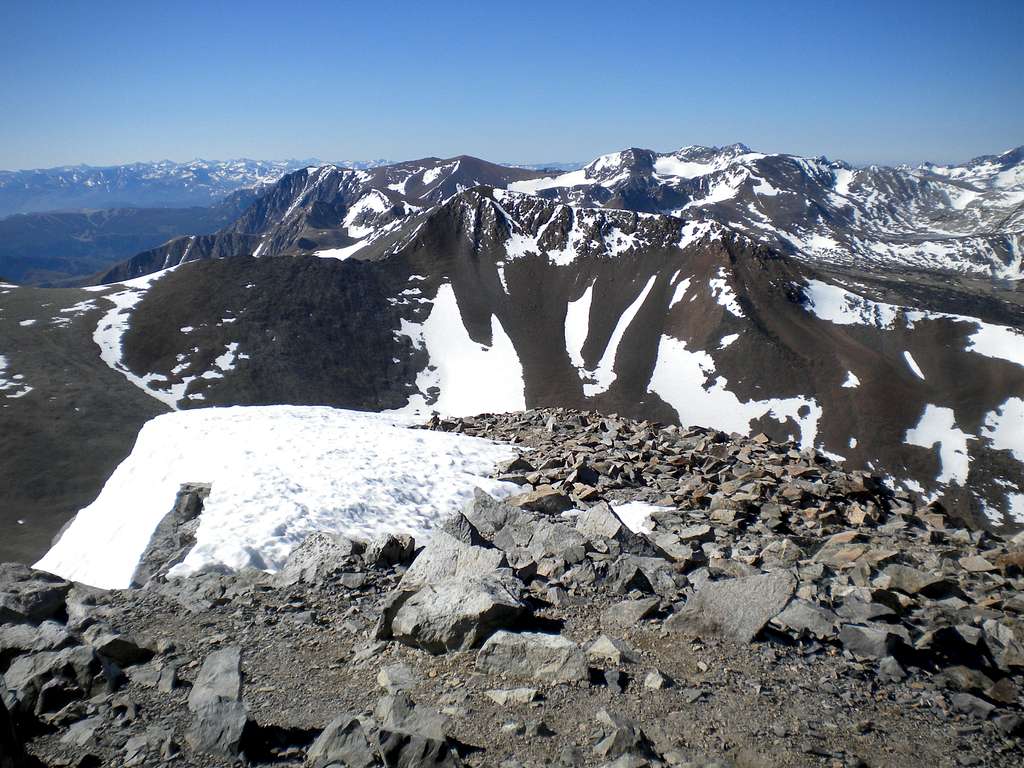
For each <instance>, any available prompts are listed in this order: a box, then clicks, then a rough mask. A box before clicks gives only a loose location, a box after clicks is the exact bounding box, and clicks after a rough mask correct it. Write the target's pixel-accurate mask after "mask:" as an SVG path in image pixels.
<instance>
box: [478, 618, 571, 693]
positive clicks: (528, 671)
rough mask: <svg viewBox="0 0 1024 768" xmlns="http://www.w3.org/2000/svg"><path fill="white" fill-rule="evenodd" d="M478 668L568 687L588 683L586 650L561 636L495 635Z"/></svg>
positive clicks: (537, 634)
mask: <svg viewBox="0 0 1024 768" xmlns="http://www.w3.org/2000/svg"><path fill="white" fill-rule="evenodd" d="M476 666H477V669H479V670H480V671H481V672H486V673H488V674H494V675H510V676H512V677H519V678H526V679H533V680H539V681H542V682H546V683H569V682H575V681H579V680H586V679H587V677H588V674H589V672H588V669H587V659H586V656H585V655H584V653H583V650H582V649H581V648H580V647H579V646H578V645H577V644H576V643H574V642H573V641H572V640H569V639H568V638H565V637H562V636H561V635H549V634H544V633H540V632H522V633H519V634H515V633H512V632H506V631H504V630H502V631H499V632H496V633H495V634H494V635H492V636H491V637H490V639H489V640H488V641H487V642H486V643H484V645H483V647H482V648H481V649H480V651H479V653H477V657H476Z"/></svg>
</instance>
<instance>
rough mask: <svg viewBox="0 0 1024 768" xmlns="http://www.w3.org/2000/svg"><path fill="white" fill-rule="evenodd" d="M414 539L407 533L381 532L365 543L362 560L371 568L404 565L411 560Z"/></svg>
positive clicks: (414, 546)
mask: <svg viewBox="0 0 1024 768" xmlns="http://www.w3.org/2000/svg"><path fill="white" fill-rule="evenodd" d="M415 551H416V540H415V539H414V538H413V537H412V536H409V535H408V534H393V533H385V534H381V535H380V536H378V537H377V538H375V539H374V540H373V541H371V542H370V543H369V544H367V545H366V551H365V552H364V553H363V562H364V563H366V565H368V566H369V567H371V568H388V567H390V566H392V565H406V564H407V563H409V562H411V561H412V558H413V553H414V552H415Z"/></svg>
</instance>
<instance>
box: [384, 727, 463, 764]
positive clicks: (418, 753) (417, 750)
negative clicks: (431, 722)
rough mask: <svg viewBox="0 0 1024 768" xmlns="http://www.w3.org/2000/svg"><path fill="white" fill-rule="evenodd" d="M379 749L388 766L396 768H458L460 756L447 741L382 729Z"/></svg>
mask: <svg viewBox="0 0 1024 768" xmlns="http://www.w3.org/2000/svg"><path fill="white" fill-rule="evenodd" d="M377 749H378V750H379V753H380V756H381V758H382V759H383V761H384V765H386V766H395V768H458V766H461V765H462V761H461V760H459V756H458V754H457V753H456V752H455V750H454V749H452V748H451V747H450V746H449V744H448V743H447V741H439V740H436V739H430V738H426V737H424V736H419V735H416V734H411V733H405V732H404V731H389V730H387V729H386V728H381V730H380V731H379V732H378V734H377Z"/></svg>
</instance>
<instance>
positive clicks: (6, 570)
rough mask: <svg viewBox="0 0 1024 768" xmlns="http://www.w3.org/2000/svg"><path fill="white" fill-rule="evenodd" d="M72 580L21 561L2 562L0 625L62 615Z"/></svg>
mask: <svg viewBox="0 0 1024 768" xmlns="http://www.w3.org/2000/svg"><path fill="white" fill-rule="evenodd" d="M71 586H72V585H71V582H69V581H64V579H62V578H60V577H58V576H54V575H53V574H51V573H46V572H45V571H37V570H35V569H33V568H29V567H28V566H27V565H22V564H21V563H0V624H8V623H10V624H21V623H30V624H38V623H40V622H42V621H45V620H46V619H54V618H61V617H63V616H64V615H65V613H66V610H67V609H66V605H65V600H66V599H67V595H68V592H70V591H71Z"/></svg>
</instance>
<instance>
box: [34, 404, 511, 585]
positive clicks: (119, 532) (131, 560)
mask: <svg viewBox="0 0 1024 768" xmlns="http://www.w3.org/2000/svg"><path fill="white" fill-rule="evenodd" d="M515 455H516V454H515V451H514V450H513V449H512V448H511V447H510V446H506V445H500V444H497V443H493V442H491V441H488V440H483V439H480V438H475V437H467V436H465V435H457V434H449V433H445V432H431V431H427V430H421V429H411V428H410V427H408V426H403V424H402V423H401V422H400V421H396V419H395V418H389V417H387V416H384V415H381V414H370V413H359V412H355V411H343V410H338V409H334V408H326V407H298V406H260V407H232V408H206V409H199V410H190V411H181V412H175V413H168V414H164V415H161V416H158V417H156V418H155V419H152V420H151V421H149V422H147V423H146V424H145V425H144V426H143V428H142V430H141V431H140V432H139V436H138V439H137V441H136V444H135V447H134V449H133V450H132V453H131V455H130V456H129V457H128V458H127V459H125V460H124V461H123V462H122V463H121V465H120V466H119V467H118V468H117V469H116V470H115V471H114V473H113V475H111V477H110V479H109V480H108V481H107V483H106V485H105V486H104V487H103V490H102V491H101V492H100V495H99V497H98V498H97V499H96V501H94V502H93V503H92V504H90V505H89V506H88V507H86V508H85V509H83V510H81V511H80V512H79V513H78V515H77V517H76V518H75V519H74V521H73V522H72V524H71V525H70V526H69V527H68V528H67V530H66V531H65V532H64V535H63V536H62V537H61V539H60V541H59V542H58V543H57V544H56V545H54V546H53V548H52V549H51V550H50V551H49V552H48V553H47V554H46V555H45V556H44V557H43V558H42V559H41V560H40V561H39V562H38V563H36V567H37V568H40V569H42V570H44V571H49V572H51V573H55V574H58V575H59V576H63V577H64V578H67V579H73V580H75V581H80V582H83V583H85V584H89V585H92V586H95V587H101V588H107V589H120V588H125V587H127V586H128V585H129V583H130V580H131V576H132V573H133V572H134V570H135V567H136V566H137V564H138V561H139V558H140V557H141V555H142V553H143V552H144V550H145V548H146V546H147V545H148V543H149V539H150V537H151V536H152V534H153V531H154V529H155V528H156V526H157V524H158V523H159V522H160V520H161V519H163V517H164V515H166V514H167V513H168V512H169V511H170V510H171V507H172V505H173V504H174V500H175V497H176V494H177V492H178V489H179V487H180V485H181V484H182V483H185V482H207V483H212V484H213V487H212V491H211V493H210V496H209V498H208V499H207V500H206V505H205V508H204V510H203V513H202V517H201V519H200V525H199V530H198V533H197V541H196V545H195V547H193V549H192V551H191V552H190V553H189V555H188V557H187V558H186V559H185V561H184V562H183V563H181V564H180V565H179V566H177V567H176V568H175V569H174V570H173V571H172V574H173V575H176V576H184V575H188V574H190V573H194V572H196V571H197V570H199V569H201V568H203V567H206V566H227V567H229V568H232V569H239V568H247V567H248V568H258V569H262V570H268V571H276V570H277V569H279V568H280V567H281V566H282V565H283V564H284V561H285V560H286V559H287V557H288V554H289V553H290V552H291V550H292V548H294V547H295V546H296V545H298V544H299V543H301V542H302V540H303V539H305V538H306V536H308V535H309V534H310V533H313V532H314V531H327V532H331V533H340V534H345V535H349V536H355V537H360V538H364V539H365V538H372V537H373V536H375V535H377V534H379V533H384V532H395V533H411V534H413V535H414V536H416V537H417V540H421V539H422V538H424V537H426V536H429V533H430V530H431V529H432V528H433V527H434V526H435V524H436V523H437V522H438V521H439V520H441V519H443V518H444V517H445V516H446V515H448V514H449V513H451V512H453V511H456V510H457V509H459V508H461V506H462V505H463V504H464V503H465V501H466V500H468V499H469V498H471V496H472V494H473V489H474V488H475V487H480V488H482V489H483V490H485V491H487V492H488V493H490V494H492V495H494V496H497V497H505V496H508V495H510V494H512V493H514V492H516V491H517V490H518V487H517V486H515V485H513V484H511V483H504V482H499V481H497V480H493V479H490V478H489V477H488V476H489V475H490V474H491V473H492V472H493V470H494V466H495V464H496V463H497V462H498V461H501V460H504V459H509V458H512V457H514V456H515Z"/></svg>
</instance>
